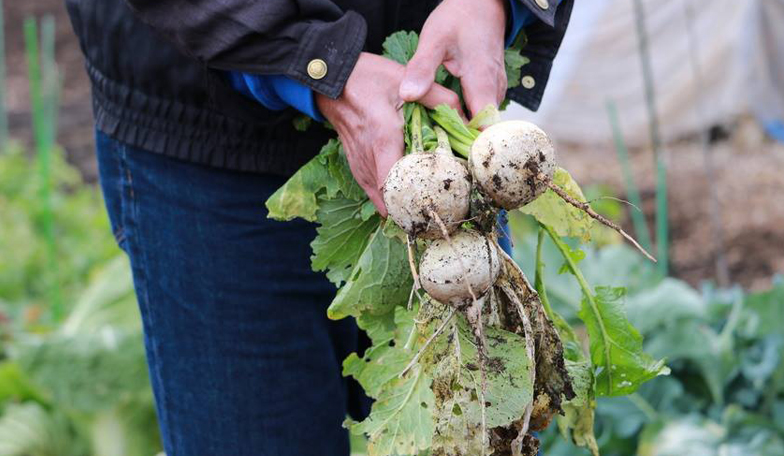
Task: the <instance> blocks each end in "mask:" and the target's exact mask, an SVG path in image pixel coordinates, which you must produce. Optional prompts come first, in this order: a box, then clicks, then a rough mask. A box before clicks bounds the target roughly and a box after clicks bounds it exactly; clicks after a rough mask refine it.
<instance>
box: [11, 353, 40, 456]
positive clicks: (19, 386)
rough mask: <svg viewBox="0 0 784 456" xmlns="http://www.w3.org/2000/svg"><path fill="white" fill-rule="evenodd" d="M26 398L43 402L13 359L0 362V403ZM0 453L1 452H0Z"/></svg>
mask: <svg viewBox="0 0 784 456" xmlns="http://www.w3.org/2000/svg"><path fill="white" fill-rule="evenodd" d="M28 399H32V400H36V401H39V402H44V400H43V398H42V397H41V394H40V393H39V392H38V391H37V390H36V388H35V387H34V386H33V385H32V384H31V383H30V380H29V379H28V378H27V377H26V375H25V373H24V372H22V370H21V369H20V367H19V365H18V364H17V363H15V362H13V361H4V362H2V363H0V404H4V403H6V401H11V400H13V401H25V400H28ZM0 454H1V453H0Z"/></svg>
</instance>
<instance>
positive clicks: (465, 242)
mask: <svg viewBox="0 0 784 456" xmlns="http://www.w3.org/2000/svg"><path fill="white" fill-rule="evenodd" d="M409 117H410V121H409V123H408V132H407V133H408V135H409V138H410V141H409V143H410V153H409V154H407V155H405V156H403V157H402V158H401V159H400V160H398V161H397V163H395V165H394V166H393V167H392V169H391V171H390V173H389V175H388V176H387V178H386V180H385V182H384V186H383V197H384V203H385V204H386V206H387V210H388V213H389V217H390V218H391V219H392V220H393V221H394V222H395V223H396V224H397V225H398V226H399V227H400V228H402V229H403V230H404V231H405V232H406V235H407V237H408V247H409V249H408V253H409V261H410V267H411V274H412V276H413V278H414V289H415V290H417V289H420V288H421V289H423V290H424V291H425V292H427V295H428V296H429V297H430V298H432V299H434V300H435V301H437V302H439V303H441V304H443V305H445V306H448V308H450V309H452V310H451V312H450V313H449V314H448V316H447V317H446V318H445V320H444V324H442V325H441V326H440V327H439V328H438V331H436V333H435V334H433V336H432V337H431V338H430V339H429V341H428V342H432V341H433V340H435V338H436V337H438V336H439V335H440V334H439V332H440V331H444V330H445V328H447V322H448V320H450V319H451V318H452V317H453V316H454V314H455V313H458V312H459V313H462V314H463V315H464V317H465V319H466V321H467V322H468V324H469V325H470V327H471V329H472V332H473V335H474V337H475V342H476V346H477V347H478V352H479V364H480V365H479V366H478V367H479V370H480V375H481V377H482V380H481V383H482V385H483V387H482V391H480V394H479V396H480V397H479V402H480V404H481V405H482V407H484V404H485V403H486V401H485V399H484V398H483V395H484V394H483V393H484V389H485V386H484V385H485V380H484V377H485V373H486V369H487V362H488V356H487V353H486V351H485V347H486V345H487V341H486V339H485V334H484V329H483V328H484V327H485V326H486V325H488V324H493V325H496V326H498V327H499V328H503V329H505V330H507V331H512V332H517V333H520V334H521V335H522V336H524V338H525V341H526V350H527V351H528V354H529V358H530V359H532V360H536V361H539V362H544V363H545V364H548V363H549V365H545V366H539V365H537V366H536V367H535V369H532V372H531V381H532V383H536V371H539V370H542V371H544V372H545V373H546V375H547V376H546V377H544V376H543V377H540V379H541V380H540V382H539V383H540V384H539V385H536V386H537V387H536V388H535V389H534V391H535V394H534V397H533V400H532V401H531V404H530V405H529V407H528V408H527V410H526V414H525V415H524V416H523V417H522V420H520V422H517V423H514V425H513V426H511V427H508V428H506V429H487V427H486V423H485V419H484V412H483V414H482V426H481V427H482V430H481V432H482V440H483V442H485V443H484V445H487V448H488V451H492V452H493V454H503V453H502V452H500V451H499V449H497V448H496V449H492V448H493V446H495V445H497V444H498V442H501V441H503V442H505V443H504V444H509V442H508V440H509V439H508V438H506V439H505V438H502V436H508V435H509V433H510V432H512V433H514V434H515V438H514V439H513V440H512V442H511V444H510V446H509V448H507V450H508V451H510V452H511V454H535V453H536V451H537V449H538V442H536V439H535V438H534V437H533V436H531V435H530V434H529V431H531V430H542V429H544V428H545V427H547V425H548V424H549V422H550V420H551V419H552V417H553V415H554V414H556V413H559V412H561V407H560V403H561V401H562V400H569V399H572V398H573V397H574V393H573V391H572V386H571V382H570V379H569V376H568V375H567V373H566V369H565V367H564V361H563V347H562V346H561V342H560V340H559V338H558V335H557V332H556V330H555V329H554V328H553V326H552V322H551V321H550V320H549V319H548V317H547V316H546V314H545V312H544V310H543V309H542V308H541V303H540V302H539V300H538V297H537V293H536V291H535V290H534V289H533V287H531V285H530V283H529V282H528V280H527V278H526V277H525V274H524V273H523V272H522V271H521V270H520V269H519V268H518V267H517V265H516V264H515V263H514V261H513V260H512V259H511V258H510V257H509V256H508V255H507V254H506V253H505V252H504V251H503V250H502V249H501V247H500V245H499V243H498V236H499V230H498V229H497V226H496V220H497V218H498V217H499V216H500V215H501V214H502V212H501V211H502V210H507V211H509V210H515V209H519V208H521V207H523V206H525V205H526V204H528V203H530V202H531V201H533V200H534V199H536V198H537V197H539V196H540V195H541V194H542V193H544V192H545V191H546V190H547V189H548V188H549V189H552V190H553V191H555V192H556V193H557V194H558V195H559V196H560V197H561V198H563V199H564V200H565V201H567V202H568V203H570V204H572V205H573V206H575V207H577V208H579V209H581V210H583V211H585V212H586V213H587V214H588V215H590V216H591V217H593V218H594V219H596V220H598V221H599V222H601V223H603V224H605V225H607V226H609V227H611V228H613V229H615V230H617V231H618V232H620V233H621V234H622V235H624V237H626V238H627V239H630V240H631V241H632V242H633V243H634V244H635V246H637V247H638V248H640V249H641V247H639V246H638V245H637V243H636V242H634V240H633V239H631V238H630V237H629V236H628V235H626V233H624V232H623V231H622V230H621V229H620V228H619V227H618V226H617V225H615V224H613V223H612V222H610V221H608V220H607V219H605V218H604V217H602V216H601V215H598V214H597V213H596V212H594V211H593V210H592V209H591V208H590V206H589V205H588V204H587V203H585V202H582V201H578V200H576V199H575V198H573V197H572V196H570V195H569V194H568V193H567V192H566V191H564V190H563V189H561V188H560V187H558V186H557V185H555V184H554V183H553V174H554V172H555V169H556V165H555V151H554V147H553V143H552V141H551V140H550V138H549V137H548V136H547V134H545V132H544V131H542V129H541V128H539V127H537V126H536V125H534V124H532V123H530V122H526V121H521V120H511V121H499V120H498V119H499V117H500V116H499V114H498V111H497V110H496V109H495V107H493V106H488V107H487V108H486V109H485V110H483V111H482V113H480V114H479V115H478V116H477V117H476V118H475V120H474V121H473V122H471V123H469V124H468V125H463V124H462V121H461V120H460V118H459V116H458V115H457V113H456V112H455V111H454V110H452V109H451V108H449V107H448V106H445V105H444V106H439V107H438V108H437V109H436V110H435V111H433V112H430V113H428V111H427V110H426V109H425V108H424V107H422V106H419V105H414V106H411V107H410V114H409ZM477 127H480V128H482V130H481V131H480V129H479V128H477ZM433 136H435V138H434V139H435V140H433V138H432V137H433ZM428 137H431V140H430V141H428V140H427V138H428ZM426 144H430V147H429V148H428V147H426ZM453 146H454V149H453ZM466 150H467V151H468V153H467V154H466V153H465V151H466ZM455 152H456V153H458V154H459V155H461V156H456V155H455ZM461 152H463V153H462V154H461ZM465 155H467V156H465ZM466 159H467V160H466ZM501 235H504V234H503V233H501ZM417 246H421V247H423V248H424V251H423V253H422V254H421V257H420V259H419V262H418V268H417V266H416V263H417V262H416V259H415V256H416V255H415V253H414V250H416V248H417ZM643 252H644V251H643ZM644 253H645V254H646V255H648V254H647V252H644ZM648 256H649V257H650V255H648ZM651 258H652V257H651ZM499 315H500V317H499ZM427 349H428V346H427V344H426V345H425V346H423V347H422V348H421V350H420V354H421V353H422V352H424V351H425V350H427ZM537 350H546V351H547V353H546V354H544V353H542V354H540V356H539V357H537V356H536V352H537ZM418 359H419V355H418V356H417V357H416V358H415V359H414V361H416V360H418ZM545 359H546V361H543V360H545ZM412 363H413V362H412ZM553 376H555V377H557V378H556V379H554V378H553ZM484 445H483V448H484ZM525 449H527V450H525ZM483 451H484V450H483Z"/></svg>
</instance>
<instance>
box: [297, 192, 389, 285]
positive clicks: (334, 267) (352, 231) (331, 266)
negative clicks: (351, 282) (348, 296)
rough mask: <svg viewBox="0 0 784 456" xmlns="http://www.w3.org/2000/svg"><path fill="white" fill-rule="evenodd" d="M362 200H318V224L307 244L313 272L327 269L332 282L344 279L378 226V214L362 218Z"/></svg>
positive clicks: (345, 279) (336, 282)
mask: <svg viewBox="0 0 784 456" xmlns="http://www.w3.org/2000/svg"><path fill="white" fill-rule="evenodd" d="M363 206H364V201H355V200H350V199H345V198H340V199H321V200H320V207H319V208H318V211H317V220H318V222H319V224H320V225H321V226H319V227H318V228H317V229H316V231H317V235H316V238H315V239H314V240H313V242H312V243H311V244H310V246H311V247H312V249H313V256H312V257H311V265H312V266H313V270H314V271H327V278H328V279H329V280H330V281H331V282H332V283H334V284H335V285H338V286H339V285H340V284H341V283H343V282H346V281H347V280H348V278H349V275H350V274H351V270H352V268H353V267H354V264H356V262H357V261H358V260H359V257H360V255H362V252H363V251H364V250H365V247H366V246H367V244H368V240H369V237H370V235H371V234H372V233H373V232H374V231H375V230H376V229H377V228H378V226H379V224H380V221H381V217H379V216H377V215H375V216H372V217H371V218H369V219H367V220H363Z"/></svg>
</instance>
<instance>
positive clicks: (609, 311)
mask: <svg viewBox="0 0 784 456" xmlns="http://www.w3.org/2000/svg"><path fill="white" fill-rule="evenodd" d="M416 46H417V35H416V34H415V33H412V32H398V33H396V34H394V35H392V36H390V37H388V38H387V40H386V41H385V43H384V49H385V56H387V57H388V58H391V59H393V60H395V61H397V62H398V63H400V64H405V63H406V62H407V61H408V60H410V59H411V57H412V55H413V53H414V51H415V49H416ZM505 64H506V67H507V75H508V77H509V87H514V86H515V85H519V82H520V68H521V67H522V66H523V65H524V64H525V59H524V58H523V57H522V56H521V55H520V54H519V51H517V50H508V51H507V54H506V58H505ZM436 82H437V83H439V84H442V85H444V86H445V87H447V88H451V89H453V90H455V91H456V92H457V93H458V94H459V93H460V91H459V88H460V81H459V80H458V79H457V78H455V77H454V76H451V75H449V74H448V73H447V72H445V71H439V72H438V73H437V75H436ZM402 112H403V115H404V116H405V122H404V125H405V127H404V131H403V132H402V134H403V135H404V138H405V142H406V150H407V154H405V155H404V156H403V157H402V158H401V159H400V160H398V162H397V163H396V164H395V165H394V166H393V167H392V169H391V170H390V172H389V174H388V176H387V178H386V180H385V182H384V185H383V199H384V203H385V205H386V207H387V211H388V214H389V217H388V218H387V219H382V218H381V216H380V215H379V214H378V212H377V211H376V209H375V207H374V206H373V204H372V203H371V202H370V201H369V199H368V197H367V195H366V194H365V192H364V191H363V190H362V188H361V187H360V186H359V184H358V183H357V182H356V180H355V179H354V178H353V176H352V174H351V171H350V167H349V165H348V159H347V156H346V154H345V151H344V150H343V148H342V145H341V143H340V141H339V140H337V139H332V140H330V141H329V142H328V143H327V144H326V145H325V146H324V147H323V148H322V150H321V152H320V153H319V154H318V155H317V156H316V157H314V158H313V159H312V160H310V161H309V162H308V163H307V164H306V165H304V166H303V167H302V168H301V169H300V170H299V171H297V173H296V174H295V175H294V176H292V177H291V178H290V179H289V180H288V181H287V182H286V184H285V185H283V186H282V187H281V188H280V189H278V191H277V192H275V194H274V195H273V196H272V197H270V199H269V200H268V201H267V208H268V210H269V216H270V217H272V218H275V219H278V220H291V219H293V218H297V217H298V218H302V219H305V220H308V221H312V222H316V223H317V224H318V228H317V235H316V238H315V239H314V240H313V242H312V244H311V247H312V249H313V256H312V257H311V260H312V261H311V263H312V267H313V269H314V270H315V271H324V272H326V275H327V278H328V279H329V280H330V281H332V283H334V284H335V286H336V288H337V293H336V295H335V298H334V299H333V301H332V303H331V304H330V306H329V309H328V310H327V315H328V316H329V318H333V319H341V318H346V317H349V316H351V317H354V318H355V319H356V322H357V324H358V326H359V327H360V328H361V329H362V330H364V331H365V332H366V333H367V335H368V336H369V337H370V339H371V341H372V346H371V347H370V348H368V349H367V350H364V351H363V352H362V353H352V354H350V355H349V356H348V357H347V358H346V359H345V360H344V362H343V374H344V375H346V376H351V377H353V378H354V379H356V380H357V381H358V382H359V383H360V385H361V386H362V388H363V389H364V391H365V393H366V394H367V395H368V396H370V397H372V398H373V399H374V400H375V402H374V404H373V407H372V410H371V412H370V415H369V416H368V417H366V418H364V419H363V420H362V421H352V420H351V419H347V420H346V422H345V423H344V424H345V426H346V427H347V428H348V429H349V430H350V432H352V433H353V434H356V435H363V436H365V437H366V438H367V454H368V456H391V455H399V456H403V455H412V456H414V455H420V454H429V455H431V456H477V455H482V456H485V455H491V454H492V455H493V456H533V455H535V454H536V453H537V451H538V446H539V442H538V440H537V438H536V437H535V434H534V433H533V431H539V430H543V429H545V428H547V427H548V426H549V425H550V423H551V421H552V420H553V418H554V417H557V423H558V428H559V430H560V431H561V433H562V435H563V436H564V437H565V438H566V439H568V440H570V441H571V442H573V443H574V444H575V445H577V446H581V447H585V448H587V449H589V450H590V451H591V453H592V454H593V455H594V456H598V454H599V450H598V443H597V441H596V438H595V437H594V435H593V419H594V409H595V407H596V397H598V396H623V395H627V394H631V393H634V392H635V391H636V390H637V388H639V386H640V385H641V384H643V383H644V382H646V381H648V380H650V379H652V378H654V377H656V376H657V375H663V374H666V372H667V368H666V366H665V365H664V362H663V361H661V360H655V359H653V358H651V357H650V356H649V355H647V354H646V353H645V352H644V351H643V349H642V347H643V345H642V338H641V336H640V335H639V333H638V332H637V331H636V329H635V328H634V327H633V326H632V325H631V323H630V322H629V320H628V319H627V318H626V316H625V314H624V311H623V302H622V299H623V294H624V290H623V289H622V288H618V287H602V286H596V287H592V286H591V284H589V283H588V281H587V280H586V278H585V277H584V275H583V274H582V272H581V271H580V268H579V266H578V264H577V263H579V261H580V259H581V258H582V255H583V252H582V251H581V250H580V247H579V245H576V244H575V243H574V242H571V241H570V244H567V243H566V242H564V239H563V237H571V238H573V240H574V241H576V242H577V241H583V242H587V241H588V240H589V238H590V232H591V231H592V228H591V226H592V222H593V220H596V221H599V222H600V223H602V224H604V225H607V226H609V227H611V228H613V229H615V230H617V231H618V232H620V233H621V235H623V236H624V237H626V238H627V239H628V240H629V241H630V242H632V243H633V244H634V245H635V246H637V247H638V248H639V249H640V250H642V249H641V248H640V247H639V246H638V245H637V243H636V242H634V240H633V239H631V238H630V237H629V236H628V235H627V234H626V233H624V232H623V231H622V230H620V228H619V227H618V226H617V225H615V224H613V223H612V222H610V221H609V220H607V219H606V218H604V217H603V216H601V215H599V214H597V213H596V212H594V211H593V209H591V207H590V205H589V204H588V202H587V201H586V200H585V198H584V196H583V195H582V192H581V191H580V189H579V186H578V185H577V184H576V183H575V182H574V181H573V180H572V179H571V176H569V174H568V172H566V171H565V170H563V169H561V168H558V167H557V166H556V165H555V151H554V147H553V143H552V142H551V141H550V139H549V138H548V137H547V135H546V134H545V133H544V132H543V131H542V130H541V129H540V128H538V127H537V126H535V125H533V124H531V123H528V122H522V121H506V122H502V121H500V115H499V113H498V109H496V108H495V107H488V108H486V109H484V110H482V111H481V112H479V113H477V114H476V115H475V116H474V118H473V119H471V121H470V122H468V123H465V121H464V120H463V118H462V117H461V116H460V114H459V113H458V112H457V111H456V110H454V109H452V108H450V107H448V106H446V105H441V106H437V107H436V108H435V109H433V110H429V109H426V108H425V107H423V106H421V105H419V104H417V103H407V104H405V105H404V106H403V107H402ZM517 209H519V212H522V213H525V214H528V215H530V216H532V217H533V220H534V222H535V226H536V227H537V228H538V233H539V234H538V240H537V243H536V253H535V255H536V256H535V261H534V262H533V263H534V264H535V276H534V283H533V285H532V284H531V283H529V281H528V278H527V277H526V276H525V274H524V273H523V271H522V270H521V269H520V268H519V267H518V266H517V264H516V263H515V262H514V261H513V260H512V259H511V258H510V256H509V255H508V254H507V252H505V251H504V250H503V249H501V248H500V246H499V237H500V236H508V235H509V233H503V232H501V231H500V230H499V224H498V221H499V218H500V217H504V213H505V212H509V211H515V210H517ZM586 214H587V215H586ZM546 238H549V240H551V241H552V246H553V247H555V249H556V250H558V252H559V254H560V256H561V258H563V261H564V262H563V265H562V266H561V268H560V271H564V272H568V273H570V274H571V275H573V276H574V277H575V279H576V281H577V284H578V285H579V287H580V290H581V295H582V300H581V302H580V304H579V305H580V311H579V312H578V313H577V315H576V318H577V319H579V322H580V324H581V325H582V328H584V329H585V331H582V332H581V333H578V332H576V331H575V330H574V329H573V328H572V326H571V324H570V322H569V321H567V320H565V319H564V318H563V317H561V316H560V315H559V314H558V312H557V311H556V309H555V308H553V306H551V305H550V303H549V300H548V299H547V295H548V294H547V290H546V286H545V277H544V276H545V274H544V271H545V264H544V260H543V259H544V256H543V255H542V252H543V250H544V248H543V246H544V245H545V242H546V241H547V239H546ZM643 253H645V252H644V251H643ZM645 254H646V255H647V253H645ZM552 266H555V267H558V265H552Z"/></svg>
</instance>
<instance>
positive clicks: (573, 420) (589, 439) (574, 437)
mask: <svg viewBox="0 0 784 456" xmlns="http://www.w3.org/2000/svg"><path fill="white" fill-rule="evenodd" d="M566 369H567V370H568V371H569V377H570V378H571V380H572V388H573V390H574V393H575V397H574V399H572V400H570V401H566V402H564V403H563V411H564V415H563V416H559V417H558V418H557V420H558V429H560V431H561V434H562V435H563V436H564V437H565V438H567V439H570V440H571V441H572V442H573V443H574V444H575V445H577V446H579V447H584V448H587V449H588V450H590V452H591V454H592V455H593V456H599V444H598V443H597V442H596V436H594V433H593V424H594V411H595V408H596V400H595V399H594V394H593V373H592V371H591V363H590V362H587V361H584V362H572V361H567V362H566Z"/></svg>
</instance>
